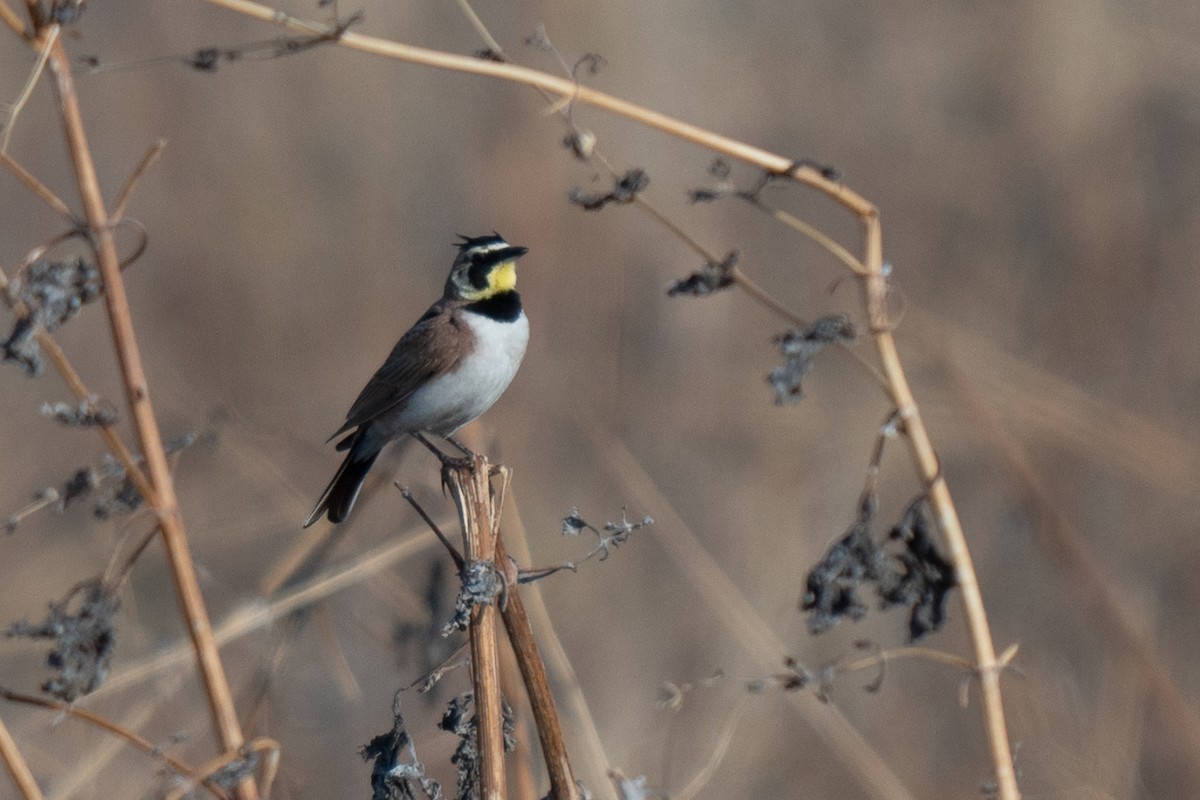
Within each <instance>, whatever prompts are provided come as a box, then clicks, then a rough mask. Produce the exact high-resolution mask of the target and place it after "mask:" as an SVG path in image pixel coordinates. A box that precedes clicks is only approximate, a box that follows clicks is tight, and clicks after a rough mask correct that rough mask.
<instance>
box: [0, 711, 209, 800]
mask: <svg viewBox="0 0 1200 800" xmlns="http://www.w3.org/2000/svg"><path fill="white" fill-rule="evenodd" d="M0 698H3V699H5V700H8V701H9V702H11V703H23V704H24V705H30V706H38V707H39V708H46V709H50V710H51V711H57V712H59V713H61V714H66V715H67V716H71V717H75V718H76V719H78V720H82V721H83V722H86V723H88V724H89V725H93V726H95V727H97V728H100V729H101V730H104V731H108V732H109V733H111V734H113V735H115V736H118V737H120V738H122V739H124V740H125V741H127V742H129V743H130V744H131V745H133V746H134V747H136V748H137V749H138V750H141V751H142V752H143V753H145V754H146V755H149V756H153V757H154V758H161V759H162V760H163V761H165V762H166V763H167V766H169V767H170V768H171V769H172V770H174V771H175V772H177V773H178V774H180V775H182V776H183V777H185V778H187V779H189V780H190V781H192V782H193V785H203V786H204V787H205V788H206V789H208V790H209V791H210V792H212V794H213V795H215V796H217V797H226V794H225V793H224V792H223V791H221V789H220V788H219V787H217V786H215V785H213V784H212V783H210V782H206V781H205V780H203V779H202V776H203V775H204V774H205V773H203V772H202V771H200V770H198V769H196V768H195V767H192V766H190V765H188V764H185V763H184V762H182V761H180V760H179V759H177V758H175V757H173V756H169V755H167V754H166V753H164V752H163V751H162V748H161V747H159V746H157V745H155V744H154V742H151V741H149V740H148V739H145V738H143V737H141V736H138V735H137V734H136V733H134V732H133V731H131V730H129V729H128V728H125V727H124V726H122V725H118V724H117V723H115V722H113V721H112V720H110V719H106V718H105V717H102V716H100V715H99V714H94V713H92V712H91V711H88V710H86V709H83V708H80V707H79V706H77V705H74V704H72V703H64V702H62V701H61V700H50V699H48V698H44V697H35V696H33V695H27V694H21V693H20V692H14V691H10V690H9V689H5V688H3V687H0Z"/></svg>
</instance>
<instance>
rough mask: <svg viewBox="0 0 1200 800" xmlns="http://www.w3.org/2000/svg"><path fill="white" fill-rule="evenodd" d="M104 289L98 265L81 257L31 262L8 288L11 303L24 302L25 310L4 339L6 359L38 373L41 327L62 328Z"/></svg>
mask: <svg viewBox="0 0 1200 800" xmlns="http://www.w3.org/2000/svg"><path fill="white" fill-rule="evenodd" d="M103 288H104V284H103V282H102V281H101V279H100V272H99V271H98V270H97V269H96V267H95V265H93V264H92V263H91V262H90V261H87V260H85V259H84V258H82V257H79V256H76V257H73V258H67V259H63V260H61V261H50V260H49V259H45V258H43V259H39V260H37V261H35V262H33V263H32V264H30V265H29V267H28V268H26V269H25V270H23V271H22V272H20V273H19V274H18V275H17V276H16V277H14V278H13V280H12V282H11V283H10V284H9V285H8V288H7V294H8V300H9V303H10V304H18V303H23V304H24V306H25V309H24V313H23V314H21V315H19V316H18V317H17V319H16V321H15V322H14V323H13V329H12V331H10V332H9V335H8V337H7V338H6V339H5V341H4V344H3V349H4V360H5V361H16V362H17V363H18V364H20V365H21V366H22V367H24V369H25V372H26V373H27V374H29V375H31V376H32V375H38V374H39V373H40V372H41V356H40V352H39V350H38V346H37V341H36V340H35V339H34V336H35V335H36V333H37V331H38V329H39V328H40V329H44V330H47V331H53V330H55V329H57V328H59V327H61V326H62V325H64V324H65V323H66V322H67V321H68V320H69V319H71V317H73V316H75V315H76V314H77V313H79V309H80V308H82V307H83V306H84V305H86V304H88V303H90V302H92V301H93V300H95V299H96V298H97V297H99V296H100V294H101V292H102V291H103Z"/></svg>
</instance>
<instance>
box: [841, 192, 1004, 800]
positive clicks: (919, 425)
mask: <svg viewBox="0 0 1200 800" xmlns="http://www.w3.org/2000/svg"><path fill="white" fill-rule="evenodd" d="M861 219H862V220H863V227H864V231H863V249H864V254H865V262H866V267H867V274H866V276H864V278H863V280H862V283H861V285H862V291H863V303H864V305H865V306H866V309H867V316H868V318H869V320H870V326H871V337H872V338H873V339H874V341H875V347H876V350H877V351H878V353H879V362H880V366H881V367H882V369H883V374H884V377H885V378H886V379H887V385H888V392H889V393H890V394H891V397H892V402H893V403H895V406H896V411H897V413H898V414H899V415H900V418H901V419H902V420H903V421H904V432H905V434H907V439H908V442H909V449H910V451H911V453H912V457H913V462H914V465H915V466H916V469H917V473H918V474H919V475H920V476H921V480H922V481H923V482H924V484H925V486H926V487H927V489H928V492H929V504H930V506H931V508H932V509H933V513H934V516H935V517H936V519H937V525H938V529H939V530H941V532H942V537H943V539H944V540H945V542H946V549H947V551H948V554H949V556H950V560H951V561H952V562H953V563H954V570H955V575H956V577H957V579H958V586H959V590H960V593H961V596H962V602H963V609H964V611H965V613H966V617H967V628H968V631H969V633H970V637H971V643H972V646H973V647H974V650H975V665H976V669H977V671H978V677H979V686H980V694H981V696H982V698H983V714H984V724H985V727H986V728H987V736H988V744H989V746H990V748H991V752H992V762H993V765H994V766H995V768H996V786H997V789H998V797H999V798H1000V800H1017V799H1018V798H1019V797H1020V796H1021V793H1020V791H1019V790H1018V788H1017V778H1016V773H1015V771H1014V769H1013V760H1012V749H1011V747H1010V746H1009V742H1008V728H1007V725H1006V723H1005V719H1004V703H1003V699H1002V697H1001V695H1000V669H1001V665H1000V664H999V663H998V662H997V660H996V648H995V645H994V644H993V642H992V633H991V628H990V626H989V625H988V618H987V612H986V610H985V609H984V605H983V595H982V593H981V592H980V589H979V579H978V577H977V576H976V574H975V564H974V561H973V560H972V558H971V551H970V549H969V548H968V547H967V539H966V536H965V535H964V534H963V529H962V524H961V523H960V522H959V519H958V510H957V508H955V505H954V499H953V498H952V497H951V495H950V487H949V486H948V485H947V484H946V479H945V476H943V475H942V469H941V464H940V463H939V462H938V457H937V452H936V451H935V450H934V449H933V443H932V442H931V441H930V438H929V432H928V431H927V430H926V428H925V421H924V419H922V417H921V412H920V410H919V409H918V408H917V403H916V401H915V400H914V399H913V394H912V389H911V388H910V387H909V385H908V377H907V376H906V375H905V374H904V368H903V366H902V365H901V363H900V354H899V351H898V350H897V349H896V340H895V338H894V337H893V336H892V330H891V320H890V319H889V317H888V309H887V290H888V287H887V278H886V276H885V275H884V270H883V233H882V230H881V228H880V224H879V215H878V213H877V212H874V213H870V214H863V215H862V216H861Z"/></svg>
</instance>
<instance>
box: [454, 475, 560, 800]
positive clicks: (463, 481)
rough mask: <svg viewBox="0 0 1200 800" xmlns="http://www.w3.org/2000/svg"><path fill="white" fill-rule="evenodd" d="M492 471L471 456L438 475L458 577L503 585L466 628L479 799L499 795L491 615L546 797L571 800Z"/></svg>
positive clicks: (499, 724)
mask: <svg viewBox="0 0 1200 800" xmlns="http://www.w3.org/2000/svg"><path fill="white" fill-rule="evenodd" d="M499 469H500V470H503V468H499ZM494 471H495V470H494V469H493V468H492V467H491V466H490V465H489V464H488V461H487V459H486V458H484V457H483V456H478V455H477V456H474V457H473V458H472V459H470V460H469V461H468V462H467V463H466V464H464V465H448V466H447V467H446V472H445V476H446V482H447V483H448V484H449V485H450V487H451V491H452V493H453V495H454V500H455V503H456V505H457V507H458V512H459V520H460V522H461V524H462V529H463V544H464V547H463V551H464V566H463V569H464V575H465V574H467V572H466V571H467V570H470V569H471V568H472V566H473V565H477V564H488V565H494V571H495V574H496V576H497V577H498V578H499V579H500V580H501V581H502V582H503V589H501V594H500V596H499V597H498V598H496V602H490V603H486V604H477V605H476V607H475V609H474V611H473V613H472V615H471V620H470V629H469V635H470V646H471V673H472V677H473V680H474V685H475V708H476V715H477V731H478V737H479V743H478V744H479V752H480V757H481V761H482V768H481V770H480V779H481V787H480V796H481V797H484V798H501V797H504V796H505V778H504V764H503V759H504V734H503V719H502V716H501V697H500V674H499V670H500V662H499V650H498V649H497V639H496V614H497V611H498V613H499V614H500V615H501V616H502V618H503V620H504V627H505V631H506V632H507V634H508V638H509V642H510V643H511V645H512V649H513V653H514V655H515V656H516V660H517V666H518V668H519V669H520V671H521V678H522V680H523V681H524V684H525V691H526V694H527V696H528V698H529V705H530V708H531V709H532V710H533V717H534V727H535V728H536V729H537V732H538V740H539V742H540V743H541V747H542V754H543V757H544V759H545V762H546V771H547V774H548V775H549V778H550V796H551V797H553V798H555V800H578V798H579V789H578V787H577V786H576V784H575V777H574V774H573V772H572V770H571V763H570V760H569V759H568V757H567V749H566V743H565V740H564V739H563V734H562V725H561V723H560V722H559V718H558V710H557V707H556V706H555V703H554V695H553V693H552V692H551V690H550V680H549V678H548V677H547V673H546V665H545V663H544V662H543V661H542V657H541V653H540V652H539V650H538V646H537V642H536V640H535V639H534V636H533V629H532V627H531V625H530V623H529V617H528V615H527V614H526V612H525V605H524V603H523V602H522V601H521V596H520V594H519V593H518V590H517V578H518V575H517V568H516V565H515V564H514V563H513V561H512V560H511V559H510V558H509V556H508V553H507V551H506V550H505V549H504V542H503V541H502V539H501V533H500V524H499V521H500V513H501V510H502V509H501V506H502V504H503V501H504V493H503V492H500V493H499V494H497V493H496V492H494V491H493V490H492V485H491V480H490V476H491V474H492V473H493V472H494ZM497 605H498V606H499V609H497ZM489 708H491V709H494V710H493V711H492V712H491V715H488V714H487V712H486V711H485V709H489ZM489 759H493V760H491V761H489Z"/></svg>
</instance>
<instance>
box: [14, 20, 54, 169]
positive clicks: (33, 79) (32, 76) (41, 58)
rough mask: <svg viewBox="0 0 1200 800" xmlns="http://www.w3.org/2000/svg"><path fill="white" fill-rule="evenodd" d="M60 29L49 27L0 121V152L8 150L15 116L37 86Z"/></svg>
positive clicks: (15, 124) (17, 115)
mask: <svg viewBox="0 0 1200 800" xmlns="http://www.w3.org/2000/svg"><path fill="white" fill-rule="evenodd" d="M61 30H62V29H61V28H59V27H58V26H57V25H55V26H54V27H53V28H51V30H50V35H49V36H48V37H47V38H46V42H45V44H43V45H42V48H41V50H40V52H38V57H37V62H36V63H35V64H34V66H33V71H32V72H30V73H29V79H28V80H26V81H25V87H24V88H23V89H22V90H21V94H20V95H19V96H18V97H17V100H16V102H14V103H13V104H12V108H11V109H10V110H9V112H8V114H7V115H6V116H7V117H8V119H6V120H4V122H3V123H0V130H2V131H3V132H4V135H3V136H2V137H0V153H7V152H8V143H9V142H10V141H11V140H12V132H13V129H14V128H16V127H17V118H18V117H20V116H21V110H22V109H24V108H25V104H26V103H28V102H29V98H30V96H31V95H32V94H33V89H34V87H35V86H37V82H38V79H39V78H41V77H42V72H43V70H45V69H46V59H47V58H48V57H49V55H50V48H51V47H52V46H53V45H54V42H55V41H57V40H58V35H59V33H61Z"/></svg>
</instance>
